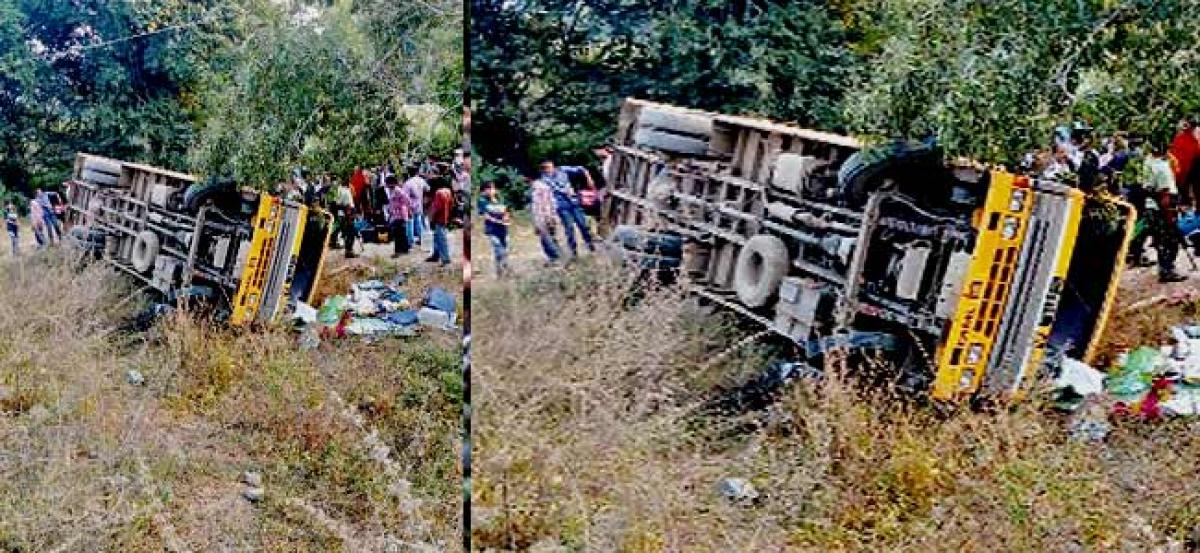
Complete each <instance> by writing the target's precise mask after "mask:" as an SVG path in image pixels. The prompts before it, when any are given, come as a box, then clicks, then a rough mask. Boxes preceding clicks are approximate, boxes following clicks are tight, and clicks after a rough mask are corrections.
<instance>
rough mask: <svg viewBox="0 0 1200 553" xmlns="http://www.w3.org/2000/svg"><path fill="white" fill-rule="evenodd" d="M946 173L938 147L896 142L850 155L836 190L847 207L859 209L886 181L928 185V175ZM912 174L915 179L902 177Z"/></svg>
mask: <svg viewBox="0 0 1200 553" xmlns="http://www.w3.org/2000/svg"><path fill="white" fill-rule="evenodd" d="M943 172H945V168H944V167H943V165H942V151H941V148H939V147H937V145H936V144H935V143H934V142H932V141H927V142H914V141H905V140H896V141H893V142H890V143H887V144H884V145H880V146H875V147H870V148H866V149H863V150H860V151H858V152H855V153H854V154H852V155H851V156H850V157H849V158H847V159H846V162H845V163H843V164H842V167H841V169H839V170H838V189H839V191H840V192H841V196H842V198H843V199H845V200H846V201H847V202H848V203H849V204H850V205H853V206H861V205H863V204H865V203H866V201H867V198H868V197H870V195H871V194H872V193H874V192H875V191H876V190H878V189H879V187H880V186H881V185H883V183H884V180H885V179H887V178H894V179H897V180H898V181H901V182H907V181H909V180H915V181H920V182H919V183H918V185H928V184H930V181H931V179H930V175H936V174H940V173H943ZM908 175H915V176H916V178H915V179H908V178H905V177H906V176H908Z"/></svg>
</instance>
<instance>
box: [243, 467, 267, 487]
mask: <svg viewBox="0 0 1200 553" xmlns="http://www.w3.org/2000/svg"><path fill="white" fill-rule="evenodd" d="M242 483H243V484H246V485H247V486H250V487H251V488H261V487H262V485H263V480H262V474H261V473H258V472H255V471H252V470H248V471H246V472H243V473H242Z"/></svg>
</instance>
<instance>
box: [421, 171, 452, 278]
mask: <svg viewBox="0 0 1200 553" xmlns="http://www.w3.org/2000/svg"><path fill="white" fill-rule="evenodd" d="M453 208H454V195H453V194H451V193H450V189H449V188H447V187H446V186H444V185H443V186H438V189H437V191H435V192H434V193H433V203H432V204H431V205H430V206H429V226H431V227H433V254H432V255H430V256H429V258H428V259H426V260H425V261H429V262H434V261H438V262H440V263H441V264H442V266H443V267H444V266H446V265H449V264H450V243H449V242H447V238H446V227H447V226H448V225H449V224H450V212H451V211H452V210H453Z"/></svg>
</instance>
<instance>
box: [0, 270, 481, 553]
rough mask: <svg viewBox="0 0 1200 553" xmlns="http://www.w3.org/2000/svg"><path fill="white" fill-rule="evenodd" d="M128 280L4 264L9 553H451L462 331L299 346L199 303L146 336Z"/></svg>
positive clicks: (4, 503) (2, 433) (0, 536)
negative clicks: (203, 315)
mask: <svg viewBox="0 0 1200 553" xmlns="http://www.w3.org/2000/svg"><path fill="white" fill-rule="evenodd" d="M124 282H125V280H124V279H123V278H121V277H119V276H117V275H114V274H112V273H111V272H109V271H108V270H107V269H105V268H104V267H102V266H95V267H91V268H88V269H87V270H85V271H84V272H78V271H76V270H75V269H74V268H73V267H71V266H70V263H69V262H67V261H66V260H64V259H62V258H61V257H59V256H57V255H55V254H53V253H49V254H38V255H35V256H29V257H25V258H23V260H22V261H20V262H14V263H5V264H2V265H0V302H2V304H3V305H7V306H11V307H10V309H6V310H3V311H0V384H3V385H4V386H7V387H8V389H7V392H8V393H7V394H6V396H5V397H6V399H4V400H3V401H2V402H0V408H2V409H3V410H4V411H5V414H4V415H3V416H0V551H163V550H164V549H165V550H193V551H212V550H216V551H222V550H225V551H234V550H236V551H246V550H254V551H337V550H344V551H383V550H389V549H391V550H421V549H430V550H433V549H437V550H440V549H443V548H446V549H451V550H453V548H455V547H457V544H458V543H460V540H459V539H458V536H459V533H460V530H459V520H458V518H459V498H458V483H459V480H460V478H459V470H458V466H457V440H458V428H459V422H458V421H459V418H458V417H459V405H460V397H461V385H459V384H458V383H457V381H456V379H455V378H453V376H456V375H457V374H458V365H459V358H458V354H457V351H456V350H455V349H453V348H448V347H446V346H445V345H443V344H442V342H448V343H449V344H454V341H453V339H443V338H441V337H436V336H433V337H424V336H422V337H417V338H412V339H407V340H399V339H390V340H383V341H379V342H375V343H371V344H366V343H362V342H360V341H356V340H347V341H343V342H339V343H325V344H322V345H321V347H320V348H318V349H317V350H314V351H301V350H299V349H298V348H297V347H296V340H295V336H294V335H293V334H292V333H291V332H289V331H288V330H286V329H282V328H273V329H266V330H264V331H262V332H242V331H236V330H233V329H229V328H224V327H220V326H214V325H212V324H209V323H206V322H204V321H198V320H194V319H193V318H191V317H188V316H186V315H181V316H178V317H174V318H172V319H171V320H168V321H165V322H163V323H160V325H159V326H157V327H156V328H155V329H153V330H152V331H151V332H150V333H149V334H147V335H132V334H127V333H123V332H122V331H120V330H119V329H118V327H119V326H120V323H121V322H122V321H123V320H124V318H125V317H128V316H129V315H130V314H132V313H133V312H135V310H136V309H137V308H138V305H137V302H138V298H137V296H131V295H129V294H130V292H131V291H130V290H127V289H125V287H124ZM129 369H137V370H138V371H140V372H141V373H142V374H143V375H144V376H145V380H146V383H145V385H142V386H137V385H133V384H129V383H127V382H126V380H125V372H126V371H127V370H129ZM372 435H373V436H374V437H371V436H372ZM246 470H255V471H258V472H260V473H261V474H262V476H263V480H264V483H265V489H266V499H265V500H264V501H263V502H262V503H259V504H252V503H250V502H248V501H246V500H245V499H243V498H242V497H241V493H242V491H243V490H244V489H245V486H244V485H243V484H241V483H240V482H239V481H238V480H239V477H240V475H241V473H242V472H243V471H246Z"/></svg>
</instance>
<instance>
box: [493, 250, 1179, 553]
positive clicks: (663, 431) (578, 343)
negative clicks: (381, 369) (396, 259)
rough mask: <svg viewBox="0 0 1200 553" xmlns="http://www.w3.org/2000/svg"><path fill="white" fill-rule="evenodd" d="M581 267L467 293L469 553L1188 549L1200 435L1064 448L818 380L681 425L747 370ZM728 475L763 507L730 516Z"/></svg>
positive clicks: (663, 298)
mask: <svg viewBox="0 0 1200 553" xmlns="http://www.w3.org/2000/svg"><path fill="white" fill-rule="evenodd" d="M604 271H605V269H603V268H595V267H578V268H575V269H572V270H569V271H566V272H555V273H541V274H536V275H534V276H532V277H528V278H524V279H521V280H517V281H508V282H498V283H496V282H491V283H488V284H487V285H485V286H480V287H479V288H478V290H477V292H476V295H475V301H474V304H473V311H474V316H475V321H474V322H475V324H474V330H475V336H476V350H475V360H476V361H475V379H476V381H475V386H474V390H475V394H474V397H475V402H476V413H477V416H476V421H477V422H476V425H475V436H474V439H475V442H474V443H475V464H474V471H473V474H474V500H473V501H474V503H473V508H474V513H473V529H474V543H475V546H476V547H478V548H480V549H481V550H527V549H528V550H544V551H558V550H569V551H630V552H632V551H782V550H788V551H792V550H797V551H828V550H834V551H1152V550H1156V549H1155V548H1164V549H1158V550H1161V551H1182V550H1184V548H1185V547H1192V548H1195V547H1197V544H1196V539H1197V538H1198V537H1200V536H1198V535H1197V534H1198V533H1200V487H1198V486H1196V483H1197V469H1196V467H1197V464H1196V463H1197V459H1200V423H1198V422H1193V421H1178V422H1172V423H1169V424H1161V425H1146V424H1139V423H1131V424H1128V425H1123V426H1120V427H1118V428H1117V429H1116V430H1115V431H1114V432H1113V434H1112V435H1111V436H1110V438H1109V440H1108V442H1107V443H1105V444H1100V445H1095V444H1083V443H1077V442H1073V441H1068V440H1067V438H1066V435H1065V430H1064V426H1065V425H1064V421H1063V420H1062V418H1061V417H1059V416H1056V415H1054V414H1052V413H1050V412H1048V411H1045V410H1041V409H1039V408H1037V407H1036V406H1033V405H1024V406H1021V407H1019V408H1016V409H1013V410H1011V411H1005V412H1000V413H998V414H985V413H970V412H964V413H959V414H957V415H954V416H951V417H948V418H939V417H936V416H934V415H933V414H932V413H931V412H929V411H928V410H926V409H923V408H920V407H909V406H905V405H901V404H899V403H897V402H894V401H890V400H886V399H883V398H881V397H877V396H874V395H872V394H871V393H869V392H866V391H863V390H861V389H858V388H856V387H854V386H852V385H850V384H847V383H846V382H844V381H843V380H841V379H838V378H831V379H827V380H825V381H824V382H822V383H808V382H805V383H800V384H798V385H795V386H794V387H793V388H792V389H791V390H790V391H789V392H788V394H787V395H786V397H785V398H784V399H783V400H782V401H781V402H780V403H779V404H778V405H777V406H776V407H775V408H774V410H773V413H772V414H771V415H770V416H767V417H763V418H765V419H767V420H766V422H764V423H763V424H761V425H760V426H759V427H758V429H757V430H754V431H748V432H741V433H737V432H731V431H730V429H731V428H733V427H734V425H735V424H736V423H738V422H741V421H734V420H730V419H718V418H698V417H696V416H695V415H694V412H695V411H694V409H693V408H694V406H695V405H697V404H698V403H699V402H701V401H703V400H704V399H705V398H707V397H709V396H710V395H711V393H712V389H713V387H714V386H715V385H719V384H721V383H723V382H727V381H728V380H729V379H735V378H738V377H737V376H736V375H746V374H749V373H752V372H753V371H755V370H757V369H758V367H760V366H761V363H762V360H763V357H762V353H761V352H757V351H753V350H749V351H742V352H739V353H737V354H735V355H732V356H729V357H728V358H726V359H725V360H724V361H720V362H718V363H716V364H715V366H710V365H712V363H711V361H712V360H713V359H714V354H715V353H716V352H718V351H720V350H721V349H722V348H725V347H727V346H728V344H730V343H732V342H733V341H735V340H736V338H737V337H738V334H737V333H736V332H732V331H730V329H729V328H728V326H727V324H726V322H725V320H724V319H721V320H715V319H713V318H712V317H711V316H707V315H704V314H703V313H700V312H698V311H697V310H695V309H693V308H691V307H689V303H688V302H684V301H680V299H681V294H680V293H679V292H678V291H676V290H661V291H657V292H654V293H652V294H650V296H649V297H648V298H646V300H645V301H644V302H642V303H641V304H640V305H638V306H637V307H635V308H632V309H625V308H622V306H621V305H622V293H623V284H622V283H621V279H620V278H617V277H604V276H600V275H601V274H603V272H604ZM725 477H743V478H747V479H749V480H750V481H751V482H752V483H753V484H754V485H755V486H756V488H757V489H758V490H759V492H760V493H761V494H762V496H761V497H760V499H759V500H758V501H757V502H756V503H754V504H734V503H731V502H730V501H728V500H726V499H725V498H724V497H723V496H721V494H720V493H719V492H718V491H717V485H718V482H719V481H720V480H721V479H722V478H725Z"/></svg>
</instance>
